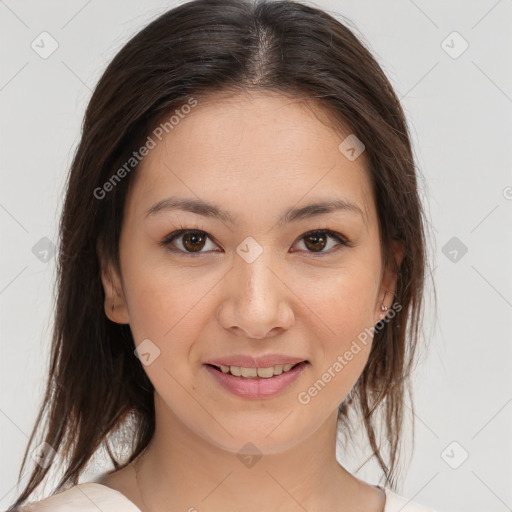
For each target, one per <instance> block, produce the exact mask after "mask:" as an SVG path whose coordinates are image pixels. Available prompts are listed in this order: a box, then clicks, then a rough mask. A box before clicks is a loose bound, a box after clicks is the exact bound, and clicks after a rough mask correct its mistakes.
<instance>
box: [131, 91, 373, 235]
mask: <svg viewBox="0 0 512 512" xmlns="http://www.w3.org/2000/svg"><path fill="white" fill-rule="evenodd" d="M184 112H185V110H184V111H183V112H181V115H179V116H177V115H175V116H174V117H173V123H172V124H171V123H169V122H168V123H167V125H164V124H163V123H165V121H166V120H167V121H168V120H169V119H170V118H171V116H172V115H173V113H169V115H167V116H166V117H164V118H163V122H162V123H161V124H160V127H161V128H160V132H162V133H161V135H160V138H161V140H158V139H157V138H156V137H155V136H154V135H152V137H153V139H154V140H155V142H156V144H155V147H154V148H153V149H151V150H150V151H149V152H148V154H147V156H145V157H144V158H143V159H142V161H141V163H140V164H139V167H138V168H137V170H136V172H135V175H134V176H133V178H136V179H135V180H134V181H133V182H132V185H131V187H130V189H131V190H130V193H129V196H130V197H129V198H127V203H128V204H127V206H128V208H129V209H130V210H137V211H138V214H139V215H141V214H143V213H144V212H145V211H147V209H148V208H150V207H151V206H152V205H153V204H154V203H156V202H157V201H159V200H162V199H165V197H166V196H174V197H176V196H181V197H187V198H195V199H200V200H203V201H205V202H213V203H215V204H220V205H223V206H227V205H233V212H234V215H235V214H236V218H237V219H242V218H243V219H245V220H248V219H250V218H251V217H253V216H254V215H259V216H264V215H266V214H267V213H269V212H274V214H275V215H277V214H278V213H279V212H281V211H282V209H283V207H284V206H287V205H294V204H298V205H300V204H308V203H310V202H312V200H314V199H317V198H320V197H322V198H323V197H329V198H334V197H337V198H343V199H346V200H347V201H350V202H352V203H355V204H357V205H358V206H359V207H360V209H361V210H362V211H363V214H364V215H363V217H364V221H365V223H366V224H367V226H369V225H370V224H372V223H373V222H375V215H376V214H375V204H374V197H373V191H372V186H371V182H370V178H369V174H368V170H367V167H366V160H365V154H364V152H363V154H362V155H361V156H360V157H358V158H357V159H355V160H350V159H348V158H347V157H346V156H345V154H344V153H343V152H341V151H340V149H339V146H340V143H342V141H343V140H344V139H345V138H346V137H348V136H349V135H351V131H350V129H349V128H346V127H344V126H343V125H340V124H339V123H338V124H334V123H333V118H332V116H330V115H329V114H328V113H327V112H326V111H325V109H324V108H322V107H321V106H320V105H318V104H317V103H315V102H313V101H311V100H299V99H298V98H293V97H289V96H285V95H282V94H275V93H252V94H237V95H230V96H226V95H222V96H211V97H207V98H204V99H197V105H196V106H195V107H194V108H193V109H186V112H188V113H186V114H185V113H184ZM152 133H153V134H154V133H155V130H153V132H152ZM157 133H158V132H157ZM150 136H151V134H150ZM133 178H132V179H133ZM235 206H237V208H235ZM226 209H227V208H226Z"/></svg>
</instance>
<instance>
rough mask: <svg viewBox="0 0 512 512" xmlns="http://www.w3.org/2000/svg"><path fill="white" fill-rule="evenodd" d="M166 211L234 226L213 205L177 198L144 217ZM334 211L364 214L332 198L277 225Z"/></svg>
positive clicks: (292, 211)
mask: <svg viewBox="0 0 512 512" xmlns="http://www.w3.org/2000/svg"><path fill="white" fill-rule="evenodd" d="M168 210H183V211H187V212H191V213H195V214H196V215H201V216H203V217H209V218H214V219H219V220H221V221H225V222H229V223H231V224H234V223H235V219H236V217H233V215H232V214H231V213H230V212H228V211H227V210H224V209H222V208H220V207H218V206H216V205H214V204H211V203H206V202H204V201H202V200H201V199H188V198H179V197H167V198H165V199H162V200H161V201H158V202H157V203H155V204H154V205H153V206H152V207H151V208H149V209H148V210H147V211H146V212H145V217H149V216H153V215H156V214H157V213H159V212H162V211H168ZM335 211H343V212H347V213H355V214H358V215H361V216H362V217H363V219H364V213H363V211H362V209H361V208H360V207H359V206H358V205H357V204H355V203H352V202H350V201H347V200H345V199H340V198H333V199H329V200H326V201H320V202H316V203H311V204H308V205H306V206H302V207H300V208H290V209H288V210H287V211H286V212H285V213H284V215H282V216H281V217H280V218H279V220H278V223H279V224H283V223H290V222H296V221H298V220H302V219H305V218H310V217H315V216H317V215H325V214H328V213H332V212H335Z"/></svg>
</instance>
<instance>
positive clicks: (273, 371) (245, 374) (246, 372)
mask: <svg viewBox="0 0 512 512" xmlns="http://www.w3.org/2000/svg"><path fill="white" fill-rule="evenodd" d="M307 364H309V361H307V360H305V361H300V362H299V363H295V364H277V365H274V366H268V367H264V368H248V367H243V366H225V365H218V366H217V365H214V364H210V363H206V366H209V367H211V368H212V369H214V370H216V371H218V372H219V373H224V374H228V375H232V376H234V377H240V378H242V379H271V378H273V377H277V376H278V375H282V374H284V373H288V372H290V371H292V370H294V369H295V368H297V367H299V366H305V365H307Z"/></svg>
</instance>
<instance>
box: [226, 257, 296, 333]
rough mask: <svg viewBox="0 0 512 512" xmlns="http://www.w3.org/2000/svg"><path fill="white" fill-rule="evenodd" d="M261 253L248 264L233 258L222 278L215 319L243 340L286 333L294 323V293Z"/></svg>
mask: <svg viewBox="0 0 512 512" xmlns="http://www.w3.org/2000/svg"><path fill="white" fill-rule="evenodd" d="M271 260H272V258H271V257H267V255H266V254H265V251H264V252H263V253H262V254H261V255H260V256H259V257H258V258H257V259H256V260H255V261H253V262H252V263H247V262H246V261H244V260H243V259H242V258H236V259H235V263H234V268H233V269H232V271H231V272H229V273H228V274H227V276H226V277H225V279H226V281H225V283H224V289H223V290H224V291H223V296H222V300H221V304H220V305H219V308H218V311H217V320H218V321H219V323H220V324H221V326H222V327H223V328H224V329H227V330H229V331H231V332H232V333H234V334H236V335H238V336H243V337H245V338H253V339H262V338H268V337H273V336H277V335H278V334H280V333H282V332H284V331H286V330H288V329H289V328H290V326H291V325H292V324H293V321H294V312H293V297H294V294H293V292H292V291H291V290H290V288H289V287H288V286H287V284H286V283H285V281H284V279H283V273H282V272H280V271H279V268H278V266H277V265H276V263H275V259H274V261H271Z"/></svg>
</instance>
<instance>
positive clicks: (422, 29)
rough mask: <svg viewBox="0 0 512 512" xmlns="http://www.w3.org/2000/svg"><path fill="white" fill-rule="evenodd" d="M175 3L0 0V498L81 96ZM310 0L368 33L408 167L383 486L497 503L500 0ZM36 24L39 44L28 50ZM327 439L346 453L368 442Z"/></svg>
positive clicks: (500, 459) (505, 340)
mask: <svg viewBox="0 0 512 512" xmlns="http://www.w3.org/2000/svg"><path fill="white" fill-rule="evenodd" d="M177 3H178V2H170V1H158V0H152V1H146V2H138V1H134V0H123V1H121V0H115V1H109V2H105V1H103V2H100V1H98V0H88V1H86V0H72V1H69V0H68V1H63V0H60V1H46V2H44V3H43V2H35V1H32V2H28V1H25V0H19V1H14V0H5V1H0V38H1V44H0V54H1V66H0V106H1V116H0V127H1V141H2V150H1V153H0V158H1V163H0V172H1V188H0V224H1V229H2V234H1V247H2V252H1V265H0V269H1V273H0V301H1V316H2V318H1V361H0V365H1V366H0V368H1V373H0V379H1V398H0V429H1V430H0V432H1V436H0V451H1V453H0V460H1V465H0V472H1V473H0V507H1V508H2V509H4V508H6V507H7V506H8V505H9V504H10V503H11V502H12V501H13V499H14V496H15V490H16V483H17V479H18V470H19V465H20V463H21V458H22V454H23V451H24V449H25V445H26V442H27V439H28V436H29V434H30V431H31V429H32V426H33V423H34V420H35V416H36V412H37V408H38V407H39V405H40V400H41V398H42V392H43V389H44V388H43V385H44V383H45V378H46V370H47V364H48V358H49V350H48V349H49V342H50V336H51V316H52V306H53V290H52V287H53V281H54V279H55V275H54V273H55V255H54V254H52V247H53V244H55V243H56V241H57V231H56V229H57V223H58V218H59V214H60V208H61V205H62V196H63V193H62V191H63V186H64V181H65V176H66V173H67V170H68V168H69V165H70V163H71V159H72V156H73V153H74V150H75V148H76V145H77V143H78V140H79V134H80V125H81V122H82V117H83V113H84V109H85V107H86V105H87V101H88V99H89V97H90V94H91V91H92V89H93V88H94V86H95V84H96V82H97V80H98V79H99V77H100V75H101V73H102V72H103V70H104V68H105V66H106V65H107V63H108V62H109V61H110V60H111V59H112V57H113V56H114V55H115V53H116V52H117V51H118V50H119V49H120V48H121V46H122V45H123V44H124V43H125V42H126V41H127V40H128V39H129V38H130V37H131V36H133V35H134V34H135V33H136V32H137V31H138V30H140V29H141V28H142V27H143V26H145V25H146V24H147V23H148V22H149V21H151V20H152V19H154V18H155V17H156V16H158V15H159V14H161V13H162V12H164V11H166V10H168V9H169V8H171V7H173V6H175V5H177ZM316 5H317V6H319V7H322V8H324V9H327V10H328V11H330V12H331V14H336V13H339V14H340V15H343V16H345V17H347V18H348V19H350V20H351V21H352V22H353V23H354V24H355V26H356V27H357V31H356V34H357V35H359V36H360V37H361V38H362V39H363V41H364V42H365V43H366V44H368V45H369V46H370V48H371V50H372V52H373V54H374V55H375V56H376V58H377V59H378V61H379V63H380V64H381V66H382V67H383V69H384V71H385V73H386V74H387V76H388V77H389V79H390V81H391V82H392V84H393V85H394V87H395V89H396V91H397V94H398V95H399V97H400V98H401V101H402V104H403V107H404V109H405V112H406V115H407V117H408V120H409V125H410V127H411V133H412V137H413V142H414V146H415V154H416V157H417V160H418V164H419V167H420V169H421V171H422V173H423V175H424V180H423V179H422V180H421V182H420V187H421V194H422V197H423V198H424V201H425V208H426V209H427V213H428V215H429V222H430V225H431V231H432V233H433V235H434V237H433V240H432V242H431V245H432V249H431V252H432V253H433V256H434V259H433V262H432V268H433V276H434V280H435V286H436V290H437V297H438V304H437V306H438V309H437V312H435V311H433V308H430V309H429V310H427V313H426V324H425V332H426V333H427V334H428V335H429V336H430V338H431V340H430V349H429V352H428V353H427V354H426V355H425V357H424V359H423V362H422V364H421V366H420V367H419V369H418V372H417V375H416V378H415V387H414V397H415V405H416V440H415V446H414V450H413V451H412V452H410V453H409V454H408V455H409V456H410V465H409V467H408V469H407V472H406V478H405V480H404V485H403V486H402V488H401V489H400V490H399V491H400V493H401V494H403V495H405V496H407V497H408V498H412V499H413V500H415V501H418V502H420V503H422V504H424V505H427V506H430V507H432V508H434V509H436V510H437V511H438V512H443V511H448V510H449V511H461V512H462V511H464V512H477V511H482V510H485V511H486V512H504V511H506V510H512V486H511V485H510V484H511V482H512V436H511V433H512V378H511V363H512V348H511V347H512V343H511V333H512V272H511V262H512V172H511V168H512V167H511V166H512V149H511V148H512V144H511V142H512V138H511V135H512V125H511V121H512V73H511V70H512V65H511V60H510V54H511V50H512V31H511V30H510V26H511V22H512V2H511V1H510V0H501V1H495V0H485V1H484V0H482V1H467V0H465V1H462V0H461V1H439V0H436V1H428V2H427V1H426V0H414V1H413V0H392V1H386V2H381V1H377V0H373V1H370V0H357V1H356V0H332V1H327V0H324V1H322V0H317V2H316ZM42 32H46V33H47V34H43V35H41V33H42ZM41 38H46V39H45V41H46V44H45V45H44V47H45V48H46V50H45V51H47V52H49V51H51V50H53V47H52V45H54V46H55V50H54V51H53V53H51V55H44V54H43V55H41V52H42V49H41V46H42V45H41V44H40V43H39V47H38V46H37V44H38V43H37V42H38V41H40V40H41ZM56 45H58V46H56ZM43 53H44V52H43ZM427 303H429V300H427ZM430 303H431V301H430ZM338 456H339V459H340V461H341V462H342V463H343V464H344V465H345V466H346V467H348V468H349V469H351V470H354V469H355V468H356V467H357V466H358V462H361V461H362V460H364V459H365V458H366V456H368V453H367V452H365V453H360V454H359V455H358V456H356V457H352V456H350V457H349V454H344V453H341V452H340V453H339V454H338ZM351 457H352V458H351ZM365 471H366V473H363V472H361V473H359V474H358V476H359V477H364V478H366V479H367V480H368V481H370V482H373V483H376V482H377V479H378V477H379V473H378V471H376V467H375V465H374V466H368V465H367V466H366V467H365ZM49 490H50V489H49V488H47V489H46V491H49Z"/></svg>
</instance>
